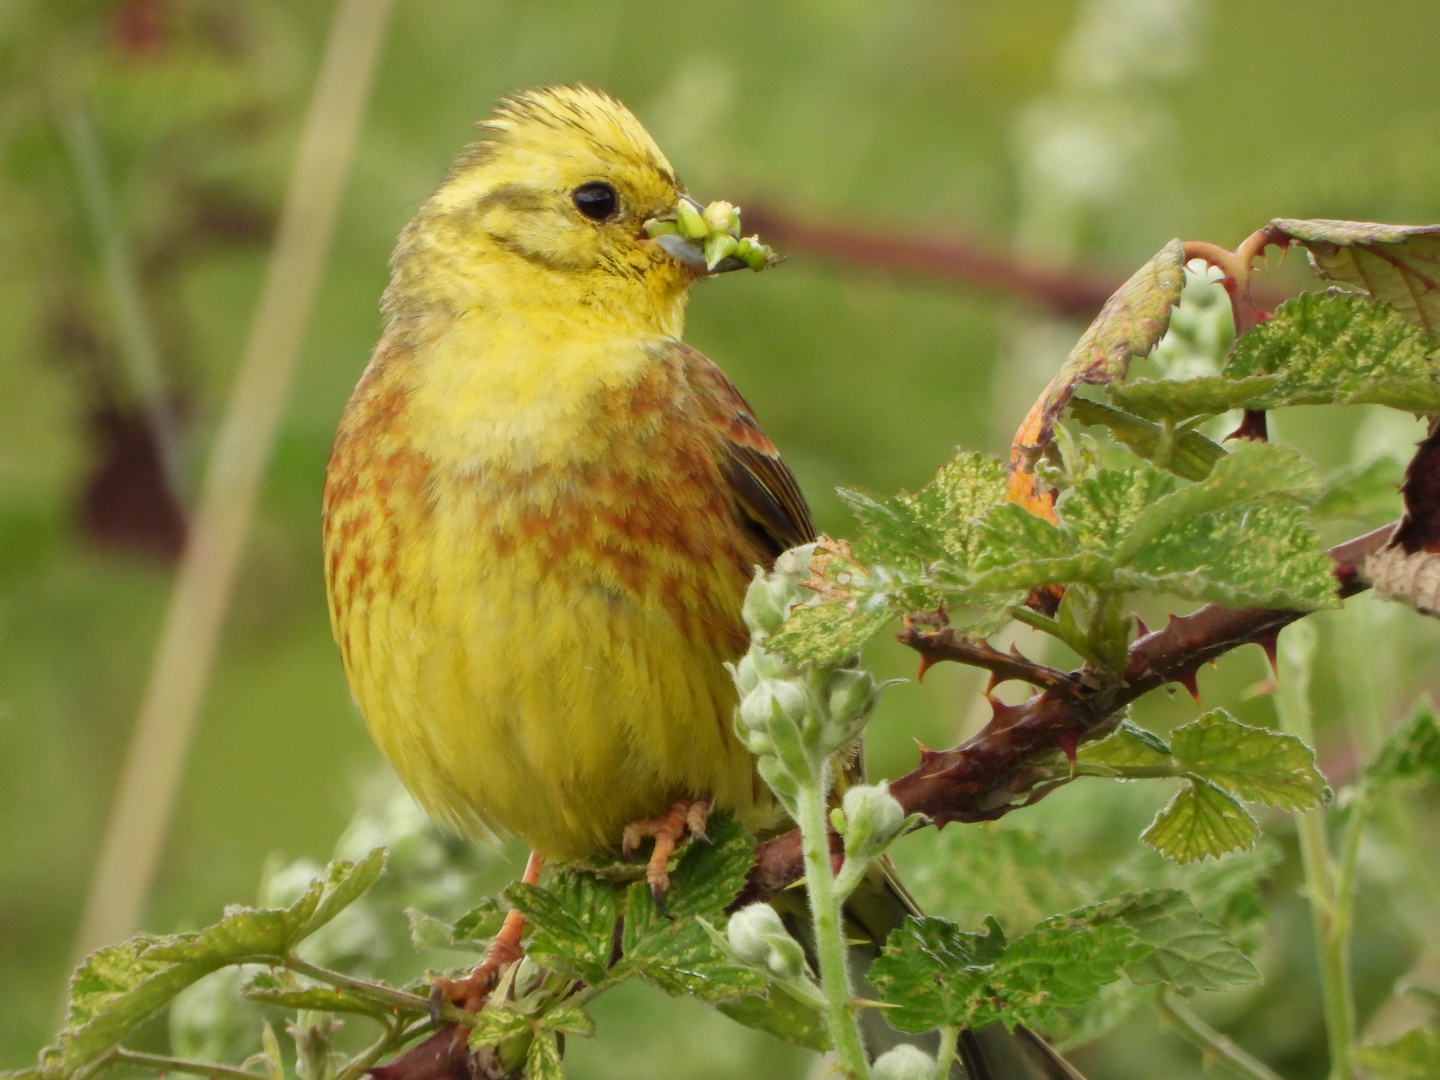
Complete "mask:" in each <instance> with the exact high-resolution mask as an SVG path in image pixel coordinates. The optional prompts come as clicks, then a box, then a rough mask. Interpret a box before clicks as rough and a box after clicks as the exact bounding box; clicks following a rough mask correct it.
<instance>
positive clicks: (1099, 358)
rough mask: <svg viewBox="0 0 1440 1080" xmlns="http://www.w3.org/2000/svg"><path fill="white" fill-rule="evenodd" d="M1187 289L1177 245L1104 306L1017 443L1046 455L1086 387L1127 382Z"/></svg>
mask: <svg viewBox="0 0 1440 1080" xmlns="http://www.w3.org/2000/svg"><path fill="white" fill-rule="evenodd" d="M1184 285H1185V250H1184V246H1183V245H1182V244H1181V243H1180V241H1179V240H1172V241H1170V242H1169V243H1168V244H1166V245H1165V246H1164V247H1163V248H1161V249H1160V250H1159V251H1158V252H1156V253H1155V256H1154V257H1153V258H1152V259H1151V260H1150V261H1149V262H1147V263H1146V264H1145V265H1144V266H1142V267H1140V269H1139V270H1136V271H1135V273H1134V274H1132V275H1131V276H1130V279H1129V280H1128V281H1126V282H1125V284H1124V285H1122V286H1120V288H1119V289H1117V290H1116V291H1115V293H1114V294H1113V295H1112V296H1111V297H1110V299H1108V300H1106V301H1105V306H1104V307H1102V308H1101V309H1100V314H1098V315H1096V316H1095V319H1094V321H1093V322H1092V323H1091V324H1090V326H1089V327H1088V328H1087V329H1086V330H1085V333H1084V334H1083V335H1081V337H1080V340H1079V341H1078V342H1077V343H1076V345H1075V348H1073V349H1072V350H1071V351H1070V355H1069V356H1068V357H1066V359H1065V363H1064V364H1062V365H1061V367H1060V370H1059V371H1058V372H1056V374H1055V377H1054V378H1053V379H1051V380H1050V383H1049V385H1048V386H1046V387H1045V390H1044V392H1043V393H1042V394H1041V396H1040V398H1039V400H1038V401H1036V403H1035V405H1034V406H1033V407H1032V409H1031V411H1030V414H1029V416H1027V417H1026V419H1025V424H1024V426H1023V427H1022V428H1021V433H1020V435H1019V436H1018V437H1019V438H1020V439H1021V440H1022V442H1023V444H1024V445H1025V446H1026V447H1028V448H1029V449H1030V450H1031V451H1041V450H1044V449H1045V448H1046V447H1048V446H1049V445H1050V444H1051V442H1052V441H1053V437H1054V430H1055V422H1056V421H1057V420H1058V419H1059V418H1060V415H1061V414H1062V413H1063V412H1064V411H1065V408H1066V406H1067V405H1068V404H1069V403H1070V400H1071V398H1072V397H1073V396H1074V394H1075V391H1076V389H1077V388H1078V387H1079V386H1080V385H1081V384H1082V383H1088V384H1090V385H1092V386H1099V385H1104V384H1106V383H1112V382H1114V381H1115V380H1117V379H1123V378H1124V377H1125V374H1126V372H1128V371H1129V369H1130V361H1131V360H1133V359H1135V358H1136V357H1137V356H1145V355H1147V354H1148V353H1149V352H1150V350H1151V349H1153V348H1154V347H1155V346H1156V345H1157V344H1158V343H1159V341H1160V339H1161V338H1162V337H1164V336H1165V331H1166V329H1167V327H1169V325H1170V312H1171V310H1172V309H1173V308H1174V307H1175V304H1176V303H1177V302H1178V301H1179V299H1180V291H1181V289H1182V288H1183V287H1184Z"/></svg>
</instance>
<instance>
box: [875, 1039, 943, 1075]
mask: <svg viewBox="0 0 1440 1080" xmlns="http://www.w3.org/2000/svg"><path fill="white" fill-rule="evenodd" d="M870 1075H871V1077H872V1078H873V1080H933V1078H934V1076H935V1059H934V1058H932V1057H931V1056H930V1055H929V1054H927V1053H925V1051H923V1050H921V1049H920V1048H919V1047H915V1046H911V1045H910V1044H909V1043H901V1044H900V1045H899V1046H897V1047H894V1048H893V1049H890V1050H886V1051H885V1053H883V1054H881V1055H880V1056H879V1057H878V1058H876V1059H875V1064H873V1065H872V1066H870Z"/></svg>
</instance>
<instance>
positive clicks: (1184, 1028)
mask: <svg viewBox="0 0 1440 1080" xmlns="http://www.w3.org/2000/svg"><path fill="white" fill-rule="evenodd" d="M1156 1007H1157V1008H1158V1009H1159V1010H1160V1015H1161V1016H1162V1017H1164V1018H1165V1019H1166V1020H1168V1021H1169V1022H1170V1023H1172V1024H1174V1025H1175V1030H1176V1031H1178V1032H1179V1033H1180V1035H1181V1036H1182V1037H1183V1038H1184V1039H1185V1041H1186V1042H1188V1043H1190V1045H1192V1046H1195V1047H1198V1048H1199V1050H1200V1052H1201V1054H1203V1055H1204V1056H1205V1058H1206V1060H1207V1064H1208V1062H1209V1061H1218V1062H1220V1063H1221V1064H1222V1065H1224V1066H1225V1067H1226V1068H1228V1069H1229V1070H1230V1071H1231V1072H1233V1073H1234V1074H1235V1075H1236V1076H1240V1077H1243V1078H1244V1080H1282V1078H1281V1076H1280V1074H1279V1073H1277V1072H1275V1070H1273V1069H1271V1068H1270V1066H1268V1065H1266V1064H1265V1063H1264V1062H1263V1061H1261V1060H1260V1059H1259V1058H1256V1057H1252V1056H1251V1055H1250V1054H1248V1053H1246V1052H1245V1051H1244V1050H1242V1049H1241V1048H1240V1047H1239V1046H1237V1045H1236V1044H1235V1043H1234V1041H1233V1040H1231V1039H1230V1037H1229V1036H1227V1035H1222V1034H1221V1033H1220V1032H1218V1031H1216V1030H1215V1029H1214V1028H1212V1027H1211V1026H1210V1025H1209V1024H1207V1023H1205V1021H1204V1020H1201V1019H1200V1017H1198V1016H1196V1015H1195V1013H1194V1012H1193V1011H1192V1010H1191V1008H1190V1006H1189V1005H1186V1004H1185V1003H1184V1002H1183V1001H1181V1000H1180V999H1179V998H1178V997H1176V996H1175V995H1174V994H1171V993H1168V992H1167V993H1163V994H1161V995H1160V996H1159V997H1158V998H1157V999H1156Z"/></svg>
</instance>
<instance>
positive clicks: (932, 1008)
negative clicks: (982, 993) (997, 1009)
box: [869, 915, 1008, 1032]
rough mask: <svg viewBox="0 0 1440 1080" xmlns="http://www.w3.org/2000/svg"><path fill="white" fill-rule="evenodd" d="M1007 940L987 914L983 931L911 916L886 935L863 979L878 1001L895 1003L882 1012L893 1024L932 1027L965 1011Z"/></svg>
mask: <svg viewBox="0 0 1440 1080" xmlns="http://www.w3.org/2000/svg"><path fill="white" fill-rule="evenodd" d="M1007 944H1008V942H1007V941H1006V939H1005V931H1004V930H1002V929H1001V928H1000V924H999V923H998V922H996V921H995V920H994V919H993V918H987V919H986V920H985V933H983V934H971V933H966V932H964V931H962V930H961V929H960V928H959V927H958V926H956V925H955V924H954V923H952V922H950V921H949V920H948V919H940V918H936V917H935V916H933V915H930V916H920V917H913V916H912V917H910V918H907V919H906V920H905V922H904V923H903V924H902V925H901V926H900V927H899V928H898V929H896V930H894V931H892V932H891V934H890V936H889V938H888V939H886V942H885V947H884V949H883V951H882V952H881V954H880V956H879V957H878V958H877V959H876V960H875V962H874V963H873V964H872V965H871V966H870V973H869V979H870V982H871V983H872V984H873V985H874V986H875V988H876V989H877V990H879V991H880V997H881V1000H882V1001H884V1002H886V1003H887V1004H889V1005H893V1006H895V1008H894V1009H893V1010H891V1011H890V1012H888V1013H887V1014H886V1019H888V1020H889V1021H890V1023H891V1024H892V1025H893V1026H895V1027H896V1028H898V1029H899V1030H901V1031H911V1032H919V1031H932V1030H934V1029H935V1028H937V1027H942V1026H945V1025H947V1024H952V1023H956V1022H957V1021H955V1020H953V1019H952V1017H956V1016H966V1015H968V1013H969V1011H970V1009H971V1006H972V1000H971V999H972V998H973V997H974V996H975V995H976V994H977V993H978V991H979V990H980V988H981V987H982V985H983V982H984V977H985V975H986V974H987V973H988V971H989V969H990V968H991V966H993V965H994V964H995V963H996V962H997V961H998V960H999V959H1000V957H1001V956H1003V955H1004V953H1005V949H1006V946H1007ZM962 1022H963V1021H962Z"/></svg>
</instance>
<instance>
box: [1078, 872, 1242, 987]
mask: <svg viewBox="0 0 1440 1080" xmlns="http://www.w3.org/2000/svg"><path fill="white" fill-rule="evenodd" d="M1089 917H1090V918H1091V919H1093V920H1094V921H1096V922H1107V921H1111V920H1113V921H1117V922H1120V923H1122V924H1124V925H1125V926H1127V927H1129V928H1130V930H1131V931H1132V932H1133V934H1134V935H1135V942H1136V945H1137V948H1135V949H1133V950H1132V952H1131V955H1130V957H1129V958H1128V960H1127V962H1126V964H1125V974H1126V975H1127V976H1128V977H1129V978H1130V980H1131V981H1132V982H1134V983H1137V984H1139V985H1142V986H1143V985H1150V984H1153V983H1164V984H1165V985H1167V986H1170V987H1173V988H1174V989H1176V990H1178V991H1180V992H1181V993H1183V994H1191V993H1194V992H1195V991H1197V990H1220V989H1224V988H1225V987H1227V986H1237V985H1243V984H1248V983H1255V982H1259V981H1260V973H1259V972H1258V971H1257V970H1256V969H1255V965H1254V964H1252V963H1251V962H1250V960H1249V959H1248V958H1247V957H1246V956H1245V954H1244V953H1243V952H1241V951H1240V949H1239V947H1238V946H1237V945H1236V944H1235V943H1234V941H1232V940H1231V938H1230V935H1229V933H1228V932H1227V931H1226V929H1225V928H1224V927H1223V926H1221V925H1220V924H1218V923H1216V922H1213V921H1211V920H1210V919H1207V918H1206V917H1205V916H1204V915H1202V914H1201V913H1200V912H1199V911H1198V910H1197V909H1196V907H1195V905H1194V903H1193V902H1192V901H1191V899H1190V897H1189V896H1187V895H1186V894H1185V893H1183V892H1181V891H1180V890H1178V889H1149V890H1145V891H1143V892H1134V893H1125V894H1123V895H1121V896H1118V897H1116V898H1115V899H1113V900H1108V901H1106V902H1105V903H1103V904H1097V905H1095V907H1094V908H1093V909H1092V913H1091V914H1090V915H1089Z"/></svg>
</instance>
